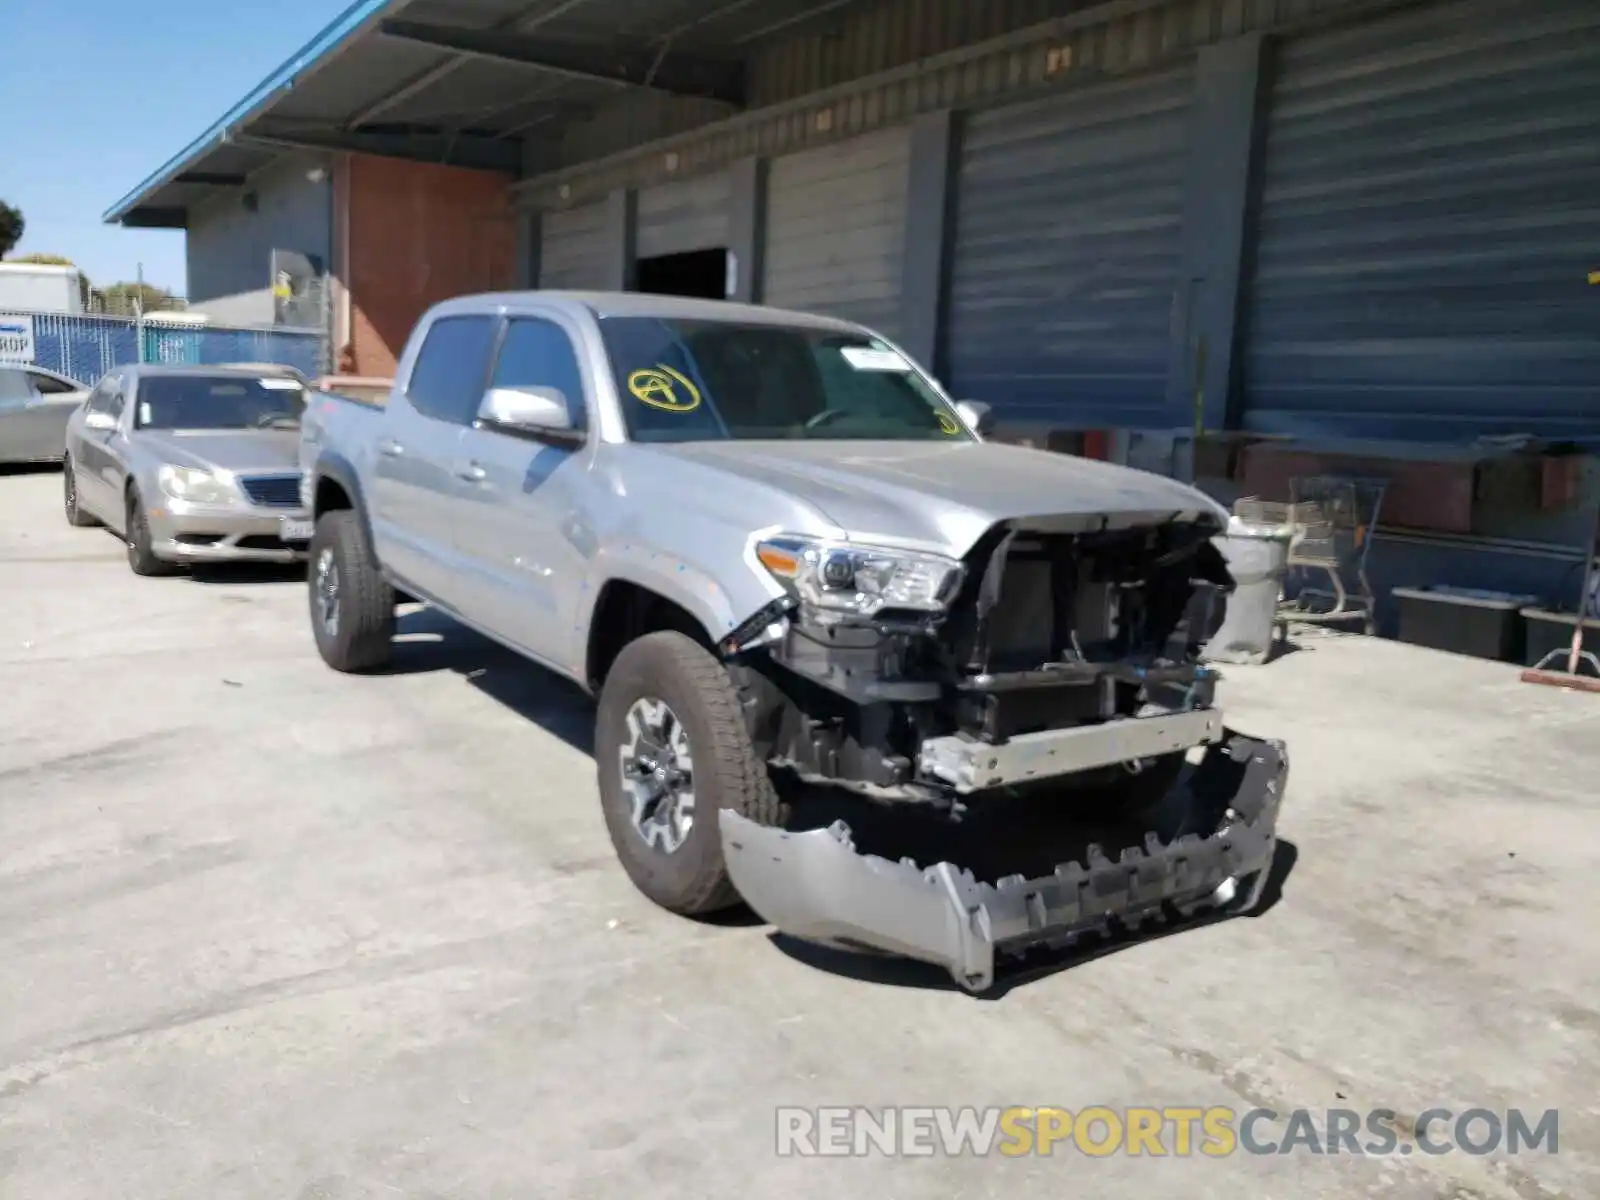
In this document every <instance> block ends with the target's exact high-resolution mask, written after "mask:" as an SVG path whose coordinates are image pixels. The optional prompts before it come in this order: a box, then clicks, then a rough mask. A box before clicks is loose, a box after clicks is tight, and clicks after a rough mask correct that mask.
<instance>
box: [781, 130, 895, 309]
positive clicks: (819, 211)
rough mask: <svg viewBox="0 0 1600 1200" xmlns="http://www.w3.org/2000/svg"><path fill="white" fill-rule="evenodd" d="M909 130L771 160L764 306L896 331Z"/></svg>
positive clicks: (872, 135) (881, 131)
mask: <svg viewBox="0 0 1600 1200" xmlns="http://www.w3.org/2000/svg"><path fill="white" fill-rule="evenodd" d="M910 170H911V128H910V126H908V125H902V126H900V127H898V128H895V129H884V130H880V131H879V132H877V133H872V134H868V135H867V136H865V137H860V138H856V139H855V140H853V141H849V142H838V143H836V144H834V145H831V146H821V147H819V148H817V149H815V150H807V151H805V152H804V153H801V154H788V155H785V156H784V157H782V158H778V159H774V160H773V162H772V168H771V173H770V174H769V175H768V177H767V242H766V278H765V281H764V284H763V291H762V298H763V300H765V302H766V303H768V304H771V305H774V306H775V307H778V308H798V309H804V310H809V311H812V312H822V313H829V314H831V315H833V316H839V317H845V318H848V319H849V320H852V321H860V322H861V323H862V324H863V325H867V326H869V327H871V328H873V329H876V330H877V331H878V332H880V333H882V334H883V335H884V336H885V337H890V338H894V337H898V336H899V333H900V281H901V273H902V270H903V267H904V262H905V234H906V194H907V190H908V188H909V186H910Z"/></svg>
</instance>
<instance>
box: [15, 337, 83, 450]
mask: <svg viewBox="0 0 1600 1200" xmlns="http://www.w3.org/2000/svg"><path fill="white" fill-rule="evenodd" d="M88 393H89V388H88V386H87V385H85V384H82V383H79V382H78V381H77V380H75V379H68V378H67V377H66V376H65V375H58V374H56V373H55V372H54V371H47V370H45V369H44V368H43V367H36V366H34V365H33V364H32V363H6V362H0V463H36V462H60V461H61V437H62V434H63V433H64V432H65V431H66V428H67V418H69V417H70V416H72V410H73V409H75V408H77V407H78V405H80V404H82V403H83V398H84V397H85V396H86V395H88Z"/></svg>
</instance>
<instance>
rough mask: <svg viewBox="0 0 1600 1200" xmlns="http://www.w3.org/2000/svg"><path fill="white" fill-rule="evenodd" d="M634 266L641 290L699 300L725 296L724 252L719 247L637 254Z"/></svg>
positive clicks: (726, 256) (725, 272)
mask: <svg viewBox="0 0 1600 1200" xmlns="http://www.w3.org/2000/svg"><path fill="white" fill-rule="evenodd" d="M635 267H636V270H637V272H638V290H639V291H641V292H650V293H651V294H652V295H657V296H695V297H698V298H700V299H703V300H725V299H727V297H728V252H727V251H726V250H724V249H721V248H718V249H715V250H689V251H686V252H685V253H683V254H660V255H657V256H656V257H654V258H641V259H639V261H638V262H637V264H635Z"/></svg>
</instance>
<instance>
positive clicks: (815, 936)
mask: <svg viewBox="0 0 1600 1200" xmlns="http://www.w3.org/2000/svg"><path fill="white" fill-rule="evenodd" d="M1288 772H1289V764H1288V757H1287V752H1286V750H1285V748H1284V745H1283V743H1281V742H1277V741H1265V740H1258V739H1254V738H1246V737H1242V736H1240V735H1238V734H1235V733H1231V732H1230V733H1228V734H1227V735H1226V737H1225V738H1224V740H1223V741H1222V742H1220V743H1219V744H1217V745H1214V746H1211V747H1209V748H1208V750H1207V751H1206V754H1205V757H1204V759H1203V760H1202V761H1201V762H1200V764H1199V765H1198V766H1197V767H1196V768H1195V770H1194V773H1193V776H1192V777H1191V778H1190V780H1189V781H1188V783H1187V784H1186V785H1180V786H1188V787H1191V788H1192V789H1193V790H1194V791H1195V793H1196V794H1197V795H1201V796H1207V797H1217V796H1218V795H1219V794H1220V795H1225V796H1226V800H1225V801H1224V802H1223V803H1213V804H1212V805H1211V807H1214V809H1215V810H1216V811H1222V810H1223V809H1224V808H1226V809H1227V811H1228V812H1229V813H1230V814H1231V815H1230V816H1229V818H1228V819H1227V820H1226V821H1225V823H1224V825H1223V827H1222V828H1221V829H1219V830H1218V831H1217V832H1215V833H1212V834H1210V835H1209V836H1199V835H1185V836H1183V837H1180V838H1178V839H1176V840H1175V841H1173V842H1171V843H1170V844H1162V843H1161V842H1160V841H1159V840H1158V839H1156V838H1155V837H1154V836H1150V837H1148V838H1147V839H1146V841H1145V844H1144V845H1143V846H1142V847H1134V848H1130V849H1128V850H1126V851H1124V852H1123V853H1122V855H1121V856H1120V857H1119V858H1118V859H1117V860H1116V861H1115V862H1113V861H1112V860H1111V859H1109V858H1106V857H1105V856H1104V854H1103V853H1101V852H1100V850H1099V848H1098V847H1091V849H1090V852H1089V855H1088V859H1089V861H1088V863H1087V864H1082V863H1077V862H1073V863H1066V864H1063V865H1061V866H1058V867H1057V868H1056V870H1055V872H1054V873H1053V874H1051V875H1048V876H1045V877H1042V878H1038V879H1024V878H1022V877H1021V876H1013V877H1011V878H1007V879H1002V880H1000V881H999V882H997V883H994V884H989V883H980V882H978V881H977V880H976V879H975V878H974V876H973V875H972V874H971V873H970V872H968V871H964V870H961V869H960V868H958V867H955V866H953V865H952V864H950V863H948V862H944V863H939V864H937V865H935V866H931V867H919V866H917V865H916V864H914V863H913V862H911V861H910V860H902V861H900V862H890V861H889V860H888V859H885V858H879V857H876V856H872V855H862V854H858V853H857V852H856V849H855V847H854V845H853V844H852V842H851V838H850V831H849V828H848V827H847V826H846V825H844V824H843V822H838V823H835V824H834V825H833V826H832V827H831V828H828V829H817V830H810V831H807V832H804V833H790V832H788V831H786V830H782V829H774V828H769V827H766V826H761V825H757V824H756V823H755V822H753V821H750V820H748V819H746V818H744V817H741V816H739V815H738V814H736V813H733V812H729V811H726V810H724V811H723V812H722V813H720V814H719V820H720V822H721V829H722V847H723V853H724V856H725V858H726V860H727V864H728V873H729V875H730V876H731V877H732V879H733V883H734V886H735V887H737V888H738V889H739V894H740V895H741V896H742V897H743V898H744V900H745V902H746V903H747V904H749V905H750V907H751V908H753V909H754V910H755V911H756V912H757V913H758V914H759V915H760V916H761V917H762V918H763V919H764V920H766V921H768V922H770V923H771V924H773V925H774V926H776V927H777V928H778V929H779V930H780V931H781V932H783V933H787V934H789V935H791V936H793V937H797V938H800V939H802V940H805V941H810V942H818V943H821V944H823V945H831V946H836V947H840V948H844V949H855V950H878V951H886V952H888V953H891V954H899V955H903V956H905V957H907V958H914V959H919V960H921V961H923V962H930V963H938V964H941V965H943V966H944V967H945V968H946V969H948V970H949V972H950V974H951V975H952V976H953V977H954V978H955V981H956V982H957V983H958V984H960V985H961V986H962V987H963V988H966V989H967V990H969V991H973V992H982V991H985V990H987V989H988V988H989V987H990V986H991V985H992V984H993V982H994V974H995V961H996V958H997V957H1000V956H1004V955H1007V954H1016V953H1020V952H1021V951H1024V950H1026V949H1028V948H1030V947H1033V946H1037V945H1041V944H1048V945H1054V946H1065V945H1070V944H1071V943H1072V942H1073V941H1074V940H1076V939H1077V938H1078V937H1080V936H1081V935H1083V934H1085V933H1090V932H1098V931H1109V930H1111V929H1114V928H1117V927H1123V928H1130V929H1133V928H1137V927H1138V926H1139V925H1140V924H1141V923H1142V922H1143V921H1145V920H1148V919H1150V918H1153V917H1156V916H1159V915H1160V914H1161V913H1162V912H1163V910H1164V909H1166V908H1168V907H1169V906H1170V907H1171V908H1173V909H1175V910H1176V911H1177V912H1178V913H1180V914H1182V915H1187V914H1189V913H1192V912H1194V911H1196V910H1197V909H1199V908H1203V907H1205V906H1207V905H1208V904H1214V905H1217V906H1219V907H1230V906H1231V907H1232V908H1234V909H1235V910H1237V911H1248V910H1249V909H1250V908H1252V907H1254V906H1255V904H1256V903H1257V902H1258V901H1259V900H1260V897H1261V893H1262V891H1263V890H1264V889H1265V887H1266V883H1267V877H1268V875H1269V873H1270V869H1271V866H1272V859H1273V853H1274V850H1275V847H1276V844H1277V822H1278V811H1279V808H1280V806H1281V804H1282V802H1283V795H1284V789H1285V786H1286V784H1287V782H1288ZM1217 789H1222V791H1221V792H1220V793H1219V791H1218V790H1217Z"/></svg>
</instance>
